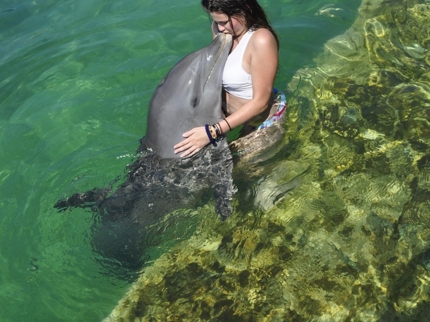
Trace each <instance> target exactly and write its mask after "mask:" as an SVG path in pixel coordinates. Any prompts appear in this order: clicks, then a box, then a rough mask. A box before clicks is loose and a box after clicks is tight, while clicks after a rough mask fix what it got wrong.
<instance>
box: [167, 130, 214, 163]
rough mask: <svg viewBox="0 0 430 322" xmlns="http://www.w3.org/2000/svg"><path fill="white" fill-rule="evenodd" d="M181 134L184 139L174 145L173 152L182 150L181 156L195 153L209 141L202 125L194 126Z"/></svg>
mask: <svg viewBox="0 0 430 322" xmlns="http://www.w3.org/2000/svg"><path fill="white" fill-rule="evenodd" d="M182 136H183V137H184V138H185V139H184V140H182V141H181V142H179V143H178V144H176V145H175V146H174V149H175V153H180V152H184V153H182V154H181V158H183V157H190V156H192V155H194V154H196V153H197V152H199V151H200V150H201V149H202V148H203V147H204V146H206V145H207V144H208V143H209V138H208V135H207V134H206V129H205V127H204V126H200V127H195V128H194V129H192V130H190V131H188V132H185V133H184V134H182Z"/></svg>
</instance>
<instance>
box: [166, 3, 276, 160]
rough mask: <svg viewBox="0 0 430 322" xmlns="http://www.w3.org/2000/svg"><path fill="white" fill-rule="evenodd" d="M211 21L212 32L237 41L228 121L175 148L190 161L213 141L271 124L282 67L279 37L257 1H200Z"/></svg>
mask: <svg viewBox="0 0 430 322" xmlns="http://www.w3.org/2000/svg"><path fill="white" fill-rule="evenodd" d="M202 6H203V9H204V10H205V11H207V12H208V13H209V15H210V16H211V18H212V21H213V22H212V33H213V36H214V37H215V36H216V34H217V33H226V34H231V35H232V36H233V45H232V49H231V52H230V54H229V57H228V59H227V62H226V64H225V68H224V74H223V97H224V98H225V106H223V109H224V112H225V115H226V118H225V119H224V120H222V121H220V122H219V123H217V124H214V125H213V126H209V129H208V127H205V126H201V127H196V128H193V129H192V130H190V131H188V132H185V133H184V134H183V136H184V138H185V139H184V140H182V141H181V142H180V143H178V144H176V145H175V146H174V149H175V153H181V157H187V156H192V155H193V154H195V153H197V152H198V151H199V150H200V149H201V148H203V147H204V146H206V145H207V144H209V143H210V142H213V140H212V139H211V136H212V138H214V139H216V137H217V136H220V135H222V134H225V133H226V132H228V131H229V130H231V129H233V128H235V127H237V126H239V125H242V124H246V123H250V122H252V123H255V122H256V121H259V122H260V123H261V122H262V121H264V120H265V119H267V117H268V116H269V115H271V113H270V109H271V104H270V103H271V102H272V101H273V82H274V80H275V76H276V71H277V68H278V47H279V45H278V38H277V36H276V34H275V32H274V31H273V29H272V27H271V26H270V25H269V23H268V20H267V18H266V14H265V13H264V10H263V9H262V8H261V6H260V5H259V4H258V2H257V0H202Z"/></svg>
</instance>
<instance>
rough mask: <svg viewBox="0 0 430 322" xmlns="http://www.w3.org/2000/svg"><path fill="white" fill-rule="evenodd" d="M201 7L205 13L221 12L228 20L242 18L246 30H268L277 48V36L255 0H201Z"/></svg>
mask: <svg viewBox="0 0 430 322" xmlns="http://www.w3.org/2000/svg"><path fill="white" fill-rule="evenodd" d="M202 6H203V9H204V10H205V11H206V12H221V13H224V14H226V15H227V16H228V17H229V19H230V18H231V17H233V16H236V17H244V18H245V22H246V28H248V29H251V28H254V29H258V28H266V29H269V30H270V32H271V33H272V34H273V36H274V37H275V39H276V43H277V44H278V48H279V39H278V36H277V35H276V32H275V31H274V30H273V28H272V26H271V25H270V24H269V21H268V19H267V16H266V13H265V12H264V10H263V8H262V7H261V6H260V4H259V3H258V2H257V0H202Z"/></svg>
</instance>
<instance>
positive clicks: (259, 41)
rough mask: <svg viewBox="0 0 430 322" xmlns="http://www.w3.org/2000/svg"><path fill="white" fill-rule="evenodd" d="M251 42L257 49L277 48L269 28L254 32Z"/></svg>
mask: <svg viewBox="0 0 430 322" xmlns="http://www.w3.org/2000/svg"><path fill="white" fill-rule="evenodd" d="M251 40H252V44H253V45H254V46H257V47H260V46H273V45H275V46H277V45H276V39H275V36H274V35H273V33H272V32H271V31H270V30H269V29H267V28H258V29H256V30H254V33H253V35H252V37H251Z"/></svg>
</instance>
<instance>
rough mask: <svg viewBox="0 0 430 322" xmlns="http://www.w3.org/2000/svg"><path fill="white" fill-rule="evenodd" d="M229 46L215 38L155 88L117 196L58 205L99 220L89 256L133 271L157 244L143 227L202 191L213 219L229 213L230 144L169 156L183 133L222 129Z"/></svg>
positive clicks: (103, 191)
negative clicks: (211, 202)
mask: <svg viewBox="0 0 430 322" xmlns="http://www.w3.org/2000/svg"><path fill="white" fill-rule="evenodd" d="M231 44H232V38H231V35H224V34H219V35H218V36H217V37H215V39H214V40H213V41H212V43H211V44H210V45H209V46H207V47H205V48H203V49H200V50H198V51H196V52H194V53H191V54H189V55H188V56H186V57H185V58H183V59H182V60H181V61H179V62H178V63H177V64H176V65H175V66H174V67H173V68H172V69H171V70H170V71H169V73H168V74H167V76H166V77H164V79H163V80H162V81H161V83H160V84H159V85H158V87H157V88H156V90H155V92H154V94H153V96H152V99H151V101H150V106H149V114H148V120H147V123H148V124H147V133H146V135H145V136H144V137H143V138H142V139H141V140H140V142H141V145H140V146H139V148H138V150H137V151H138V153H139V157H138V158H137V160H136V161H135V162H133V163H132V164H131V165H129V166H128V173H127V175H126V178H125V180H124V182H123V183H121V184H120V185H119V186H118V188H116V189H113V188H111V187H107V188H94V189H92V190H90V191H86V192H82V193H75V194H73V195H72V196H70V197H68V198H66V199H62V200H59V201H58V202H57V203H56V204H55V206H54V207H55V208H58V209H60V210H65V209H67V208H69V207H83V208H84V207H90V208H91V209H92V210H93V211H94V213H95V214H96V218H95V219H96V220H95V223H94V225H93V227H92V246H93V249H94V250H95V251H96V252H98V253H99V254H101V255H102V256H103V258H106V259H109V260H112V261H114V262H120V264H121V266H123V267H128V268H133V269H138V268H140V267H141V266H142V265H143V263H144V255H145V248H147V247H148V246H151V244H150V243H151V241H152V240H153V239H154V238H153V237H154V236H151V231H150V229H149V228H148V227H150V226H151V225H153V224H154V223H156V222H157V221H159V220H161V219H162V218H164V217H165V216H166V215H167V214H169V213H171V212H172V211H174V210H176V209H180V208H183V207H187V206H188V207H189V206H190V205H192V204H193V203H196V202H197V203H198V202H199V196H200V195H201V193H202V191H205V190H209V189H211V190H212V191H213V193H214V195H215V200H216V212H217V213H218V214H219V215H220V216H221V219H223V220H225V219H226V218H227V217H228V216H229V215H230V214H231V212H232V207H231V200H232V196H233V194H234V192H235V191H234V190H235V189H234V187H233V179H232V170H233V160H232V155H231V152H230V150H229V148H228V144H227V141H226V140H225V139H224V140H221V141H219V142H217V144H216V146H215V145H208V146H207V147H205V148H203V149H201V150H200V151H199V152H198V153H196V154H195V155H193V156H192V157H189V158H180V157H178V155H176V154H174V153H173V152H174V149H173V146H174V145H175V144H176V143H178V142H180V141H181V140H182V139H183V138H182V133H184V132H186V131H187V130H190V129H191V128H193V127H196V126H201V125H204V124H213V123H216V122H219V121H220V120H222V118H223V117H224V115H223V112H222V109H221V103H222V102H221V100H222V97H221V89H222V72H223V69H224V65H225V62H226V60H227V57H228V54H229V51H230V48H231Z"/></svg>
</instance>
